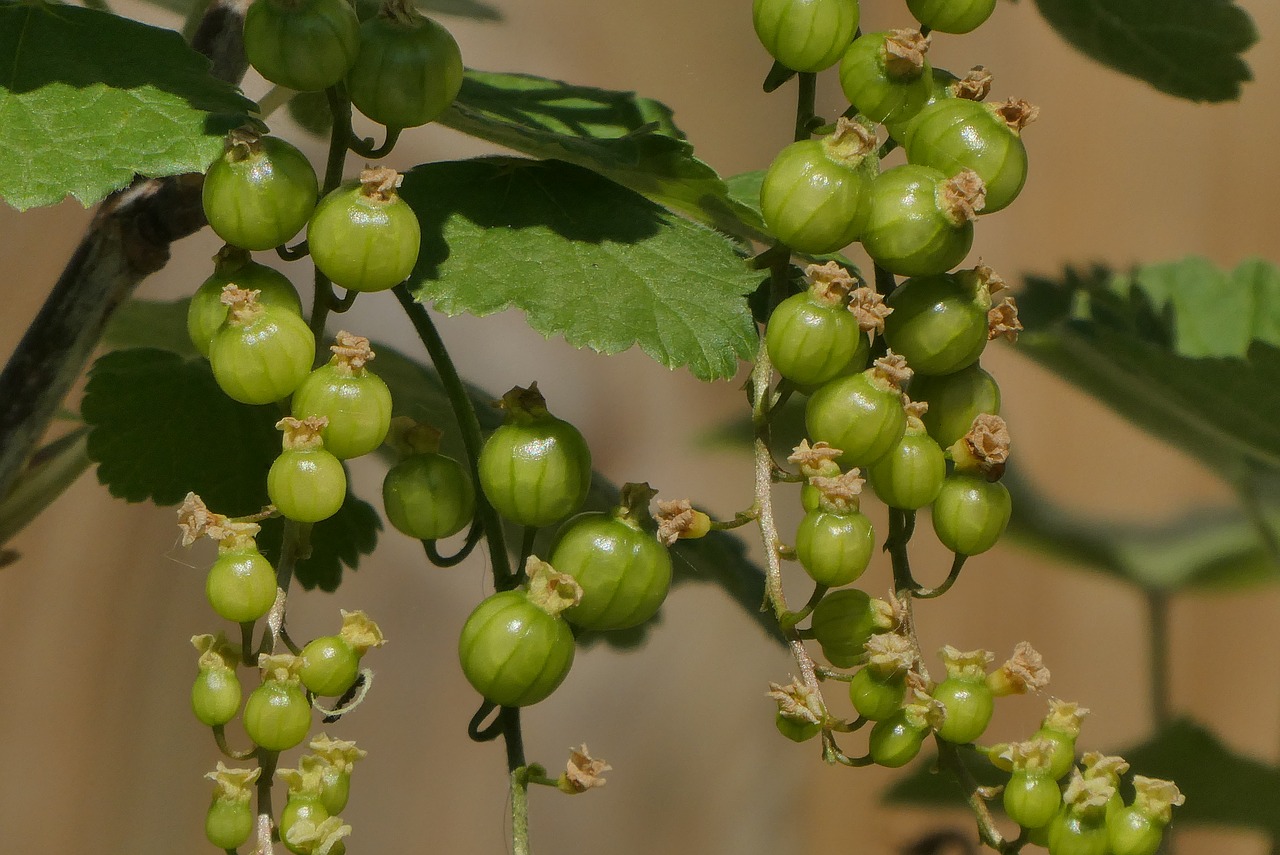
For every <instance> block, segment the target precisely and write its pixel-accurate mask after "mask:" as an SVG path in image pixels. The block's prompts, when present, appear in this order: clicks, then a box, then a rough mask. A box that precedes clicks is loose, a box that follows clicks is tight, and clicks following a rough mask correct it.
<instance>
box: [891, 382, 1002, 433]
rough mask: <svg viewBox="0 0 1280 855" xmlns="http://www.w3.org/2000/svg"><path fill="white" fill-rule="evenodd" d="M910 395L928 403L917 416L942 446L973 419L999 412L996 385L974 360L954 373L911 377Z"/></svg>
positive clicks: (962, 430) (998, 389)
mask: <svg viewBox="0 0 1280 855" xmlns="http://www.w3.org/2000/svg"><path fill="white" fill-rule="evenodd" d="M909 391H910V394H911V397H912V398H913V399H915V400H917V401H923V402H925V403H927V404H928V405H929V409H928V410H926V411H925V413H924V415H922V416H921V417H920V420H921V421H922V422H924V426H925V429H926V430H928V431H929V435H930V436H932V437H933V438H934V439H935V440H937V441H938V445H939V446H941V447H942V448H949V447H950V446H951V445H953V444H954V443H955V442H956V441H957V440H959V439H960V438H961V437H963V436H964V435H965V434H966V433H968V432H969V428H971V427H972V426H973V420H974V419H975V418H977V417H978V416H980V415H982V414H984V413H986V414H989V415H999V414H1000V387H999V386H998V385H996V381H995V378H993V377H992V376H991V375H990V374H988V373H987V372H986V371H984V370H983V369H982V368H981V367H980V366H978V365H977V364H974V365H970V366H969V367H968V368H962V369H961V370H959V371H957V372H955V373H954V374H946V375H942V376H933V377H930V376H926V375H923V374H919V375H916V376H914V377H912V378H911V386H910V389H909Z"/></svg>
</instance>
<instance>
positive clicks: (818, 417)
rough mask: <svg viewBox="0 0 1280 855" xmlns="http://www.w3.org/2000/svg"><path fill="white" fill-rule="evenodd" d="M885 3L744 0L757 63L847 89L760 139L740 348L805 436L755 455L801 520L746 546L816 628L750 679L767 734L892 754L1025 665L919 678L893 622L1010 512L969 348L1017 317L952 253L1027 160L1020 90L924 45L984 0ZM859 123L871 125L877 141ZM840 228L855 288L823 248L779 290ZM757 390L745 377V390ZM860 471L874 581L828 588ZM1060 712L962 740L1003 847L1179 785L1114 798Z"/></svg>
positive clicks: (1114, 779)
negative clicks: (926, 535) (793, 668)
mask: <svg viewBox="0 0 1280 855" xmlns="http://www.w3.org/2000/svg"><path fill="white" fill-rule="evenodd" d="M907 5H908V8H909V9H910V11H911V13H912V14H913V15H914V16H915V18H916V20H917V21H918V22H919V25H920V27H919V29H910V30H907V29H900V30H891V31H887V32H876V33H867V34H862V33H861V32H860V30H859V28H858V24H859V8H858V4H857V0H755V3H754V21H755V28H756V32H757V34H758V35H759V37H760V40H761V42H762V43H763V44H764V46H765V48H766V49H767V50H768V51H769V53H770V54H771V55H772V56H773V57H774V58H775V60H777V63H778V64H779V65H780V66H782V67H784V68H786V69H790V70H792V71H795V72H801V73H805V74H813V73H816V72H819V71H822V70H824V69H827V68H829V67H831V66H832V65H834V64H836V63H837V62H839V64H840V68H839V76H840V84H841V88H842V89H843V91H844V94H845V95H846V97H847V98H848V99H849V102H850V104H851V105H852V106H851V107H850V109H849V110H848V111H847V112H846V113H845V115H844V116H842V117H840V118H839V119H838V120H837V121H836V122H835V124H834V125H828V126H825V127H823V126H822V121H821V120H820V119H817V118H815V119H813V121H811V122H809V123H808V124H805V123H804V122H803V121H802V122H801V125H800V127H799V128H798V136H802V137H807V136H808V133H809V132H810V131H812V130H815V129H816V130H818V131H819V133H821V134H823V135H822V136H821V137H820V138H819V139H807V138H805V139H800V140H799V141H798V142H795V143H793V144H792V145H790V146H788V147H787V148H786V149H784V150H783V151H782V152H781V153H780V154H779V155H778V156H777V158H776V159H775V160H774V162H773V164H772V165H771V166H770V167H769V169H768V171H767V173H766V174H765V177H764V180H763V183H762V186H761V191H760V206H761V211H762V213H763V215H764V220H765V223H766V225H767V226H768V227H769V230H770V232H771V233H772V234H773V235H774V236H775V237H776V238H777V239H778V242H779V246H778V247H776V248H775V250H774V251H772V254H771V255H770V258H771V259H772V261H771V262H770V265H771V267H772V268H773V273H774V282H775V290H774V293H775V294H778V295H779V297H780V298H781V299H778V300H777V305H776V306H775V308H774V309H773V311H772V313H771V314H770V316H769V318H768V322H767V325H766V329H765V341H764V345H765V351H766V352H767V355H768V358H769V362H770V363H771V366H772V368H773V369H775V370H776V371H777V372H778V374H780V375H781V376H782V378H783V380H782V383H781V384H780V385H779V387H778V389H777V390H776V391H775V392H773V393H772V401H773V403H771V404H769V405H768V406H777V404H778V402H780V401H781V400H783V399H784V398H785V396H787V395H789V394H791V393H793V392H799V393H801V394H805V395H807V396H808V401H807V404H806V408H805V425H806V429H807V433H808V438H807V439H805V440H804V441H802V442H801V443H800V445H799V446H798V447H797V448H796V449H795V450H794V452H793V453H792V455H791V456H790V457H789V458H788V460H789V462H790V463H792V464H795V465H796V466H797V468H798V470H799V471H798V473H797V474H791V473H788V472H786V471H785V470H784V469H782V467H780V466H778V465H777V464H774V463H772V460H771V459H769V460H768V461H767V462H769V463H771V464H772V466H773V474H774V479H775V480H800V481H802V482H803V487H802V490H801V501H802V504H803V507H804V509H805V516H804V518H803V520H802V521H801V523H800V525H799V528H798V530H797V531H796V535H795V546H794V549H793V550H787V549H786V548H785V547H782V546H781V544H770V543H768V535H767V534H766V541H767V542H766V546H770V547H771V548H775V549H776V550H777V552H778V554H779V555H780V557H784V558H791V557H793V558H795V559H796V560H798V561H799V563H800V565H801V567H802V568H803V569H804V571H805V572H806V574H807V575H808V576H809V577H810V579H811V580H812V581H813V582H814V583H815V584H816V588H815V591H814V595H813V597H812V598H811V599H810V604H809V605H808V606H806V607H805V608H804V609H802V610H800V611H790V610H788V609H786V606H785V600H784V599H782V596H781V587H780V585H779V587H777V588H776V589H775V590H776V593H774V594H771V599H772V600H773V604H774V606H775V609H776V610H777V612H778V614H779V618H780V622H781V624H782V627H783V630H784V632H785V633H788V636H789V638H792V639H794V640H796V641H799V640H801V639H813V640H816V641H817V642H818V644H819V646H820V647H821V650H822V656H823V658H825V660H826V661H827V662H828V663H830V666H831V667H826V666H822V665H819V664H817V663H815V662H814V661H813V660H812V659H811V658H810V656H809V655H808V653H807V651H804V649H803V648H802V647H798V645H793V650H800V651H802V652H799V653H798V654H797V661H798V663H799V664H800V666H801V671H802V673H804V674H805V675H806V679H804V680H795V681H793V682H792V683H791V684H789V685H786V686H781V685H778V684H771V691H770V693H769V694H770V697H772V698H773V699H774V700H775V701H776V702H777V717H776V722H777V726H778V729H779V730H780V731H781V732H782V733H783V734H784V735H785V736H787V737H789V738H791V739H793V740H796V741H804V740H807V739H811V738H814V737H817V736H819V735H822V739H823V748H824V756H825V757H826V758H827V759H828V760H831V761H837V760H838V761H841V762H846V763H848V764H850V765H865V764H869V763H875V764H879V765H882V766H888V767H898V766H902V765H904V764H906V763H908V762H910V761H911V760H912V759H913V758H915V757H916V756H917V754H918V753H919V752H920V750H921V747H922V745H923V742H924V740H925V739H926V737H928V736H930V735H933V736H934V737H935V738H936V739H937V740H938V741H939V745H940V746H945V745H948V744H950V745H968V744H972V743H974V742H975V741H976V740H977V739H979V738H980V737H981V736H982V734H983V733H984V732H985V730H986V728H987V725H988V723H989V722H990V720H991V717H992V714H993V712H994V707H995V698H997V697H1000V696H1004V695H1011V694H1020V693H1025V692H1027V691H1037V692H1038V691H1040V690H1041V689H1043V687H1044V686H1045V685H1046V684H1047V682H1048V671H1047V670H1045V669H1044V668H1043V666H1042V664H1041V662H1040V657H1039V655H1038V654H1037V653H1036V652H1035V651H1034V649H1032V648H1031V647H1030V645H1027V644H1025V643H1023V644H1020V645H1019V646H1018V649H1017V650H1016V651H1015V654H1014V656H1013V657H1012V658H1011V659H1010V660H1009V661H1008V662H1006V663H1005V664H1004V665H1003V666H1002V667H1001V668H999V669H998V670H996V671H994V672H991V673H988V669H989V666H990V663H991V661H992V655H991V654H990V653H989V652H987V651H985V650H978V651H972V652H962V651H960V650H957V649H955V648H953V647H950V646H948V647H946V648H944V649H943V651H942V656H943V660H944V663H945V666H946V672H947V675H946V677H945V679H942V680H941V681H937V682H935V681H934V680H932V679H931V678H930V677H929V674H928V671H927V670H926V669H925V668H924V665H923V661H922V657H921V653H920V649H919V644H918V642H917V640H916V636H915V632H914V626H913V624H914V618H913V614H912V605H911V603H912V601H913V599H916V598H929V597H933V596H937V595H939V594H941V593H944V592H945V591H946V590H947V589H948V588H949V587H950V585H951V584H952V583H953V582H954V581H955V578H956V576H957V574H958V572H959V570H960V568H961V566H962V565H963V563H964V561H965V559H966V558H967V557H968V556H972V555H977V554H979V553H982V552H985V551H986V550H988V549H990V548H991V547H992V546H994V545H995V543H996V542H997V540H998V539H999V537H1000V536H1001V534H1002V533H1003V531H1004V529H1005V527H1006V526H1007V524H1008V522H1009V519H1010V515H1011V510H1012V506H1011V502H1010V496H1009V492H1008V490H1007V488H1006V487H1005V486H1004V485H1003V484H1002V483H1000V478H1001V476H1002V475H1003V474H1004V470H1005V465H1006V462H1007V459H1008V455H1009V447H1010V439H1009V432H1008V429H1007V426H1006V425H1005V423H1004V421H1003V419H1001V418H1000V416H999V411H1000V390H999V387H998V386H997V385H996V383H995V381H994V380H993V379H992V377H991V375H990V374H988V373H987V372H986V371H985V370H983V368H981V367H980V366H979V359H980V357H981V356H982V354H983V351H984V349H985V347H986V345H987V342H988V341H990V340H993V339H995V338H997V337H1007V338H1009V339H1010V340H1014V339H1016V336H1017V333H1018V331H1019V330H1021V328H1022V327H1021V324H1020V323H1019V321H1018V316H1017V308H1016V305H1015V304H1014V302H1013V300H1012V298H1009V297H1004V298H1003V299H999V301H998V298H997V297H996V295H998V294H999V292H1000V291H1001V290H1002V289H1003V288H1004V282H1003V281H1002V280H1001V278H1000V277H999V276H997V275H996V274H995V273H994V272H993V271H992V270H991V268H989V267H987V266H986V265H983V264H981V263H979V264H978V265H977V266H976V267H974V268H972V269H967V270H955V269H954V268H956V267H957V265H959V264H960V262H961V261H963V259H964V258H965V257H966V256H967V255H968V253H969V251H970V249H971V247H972V243H973V223H974V221H975V220H976V218H977V216H978V215H979V214H985V213H990V212H992V211H998V210H1001V209H1003V208H1005V207H1006V206H1008V205H1009V204H1010V203H1011V202H1012V201H1013V200H1014V198H1016V197H1017V195H1018V193H1019V192H1020V191H1021V189H1022V186H1023V184H1024V182H1025V180H1026V174H1027V156H1026V150H1025V148H1024V146H1023V143H1022V139H1021V131H1022V128H1023V127H1024V126H1025V125H1026V124H1027V123H1028V122H1030V121H1032V120H1034V119H1035V117H1036V113H1037V110H1036V109H1035V108H1034V107H1032V106H1030V105H1029V104H1027V103H1026V102H1024V101H1020V100H1011V101H1007V102H1004V103H1002V104H994V105H987V104H984V103H982V100H983V99H984V98H985V97H986V95H987V93H988V91H989V88H990V81H991V78H990V75H989V74H987V73H986V72H985V71H984V70H983V69H982V68H981V67H980V66H979V67H976V68H974V69H973V71H971V72H970V73H969V74H968V75H967V76H966V77H965V78H963V79H958V78H956V77H955V76H954V75H951V74H949V73H947V72H945V71H942V70H940V69H934V68H932V67H931V66H930V64H929V62H928V60H927V59H926V53H927V50H928V46H929V35H928V34H929V33H930V32H931V31H938V32H945V33H967V32H970V31H972V30H973V29H975V28H976V27H978V26H979V25H981V24H982V23H983V22H984V21H985V20H986V19H987V17H988V16H989V15H990V14H991V12H992V9H993V8H994V5H995V4H994V0H908V3H907ZM773 79H778V77H777V75H771V80H773ZM783 79H785V78H783ZM802 120H803V116H802ZM877 126H881V127H883V129H884V131H885V132H886V134H887V137H886V138H885V140H884V142H881V141H880V139H879V137H878V136H877V134H878V130H877ZM899 147H901V148H902V149H903V150H904V151H905V154H906V159H907V163H905V164H903V165H901V166H896V167H893V168H891V169H887V170H884V171H881V163H880V161H881V158H883V157H885V156H887V155H888V154H889V153H890V152H892V151H893V150H895V149H897V148H899ZM855 241H857V242H859V243H861V245H862V248H863V249H864V250H865V251H866V253H867V255H868V256H870V258H871V260H872V262H873V263H874V265H875V268H876V277H875V286H874V287H872V286H869V285H867V284H866V283H864V282H862V281H861V280H860V279H857V278H855V276H854V275H853V274H851V273H850V272H849V269H850V267H851V266H850V265H847V264H841V263H838V262H836V261H829V262H827V263H825V264H821V265H818V264H810V265H809V266H808V267H807V268H806V269H805V271H804V273H805V280H806V287H805V288H803V289H802V290H800V292H799V293H795V294H792V295H791V296H785V295H786V290H784V289H786V288H788V287H789V286H790V285H791V283H792V281H793V278H794V274H793V273H792V270H793V269H794V268H792V267H791V266H790V255H791V254H792V253H799V254H801V255H802V256H805V257H808V258H813V257H814V256H823V255H829V254H831V253H836V252H839V251H840V250H842V249H843V248H844V247H845V246H847V245H848V244H850V243H853V242H855ZM779 250H781V251H779ZM897 276H905V277H908V278H907V279H905V280H904V281H902V282H898V281H897ZM761 389H767V386H765V385H763V381H762V385H760V386H757V387H756V394H757V396H759V395H760V394H762V393H761V391H760V390H761ZM913 399H914V400H913ZM756 406H757V408H759V406H760V404H759V402H757V404H756ZM766 413H767V409H766ZM761 421H764V422H765V423H767V420H761ZM758 445H760V444H758ZM761 447H763V446H761ZM864 473H865V477H866V479H867V481H869V482H870V485H871V487H872V488H873V489H874V491H875V493H876V495H877V496H878V497H879V498H880V499H881V500H882V501H883V502H884V503H885V504H886V505H887V506H888V507H889V519H890V532H889V537H888V538H887V539H886V542H885V548H886V550H887V551H888V552H889V553H890V555H891V558H892V561H893V569H894V583H893V589H892V591H891V594H890V597H889V599H888V600H878V599H873V598H872V597H870V596H868V595H867V594H866V593H865V592H863V591H861V590H858V589H856V588H849V587H844V586H848V585H850V584H851V583H853V582H855V581H856V580H858V579H859V578H860V577H862V575H863V574H864V572H865V571H866V569H867V567H868V565H869V563H870V561H871V558H872V555H873V554H874V552H875V547H876V533H875V531H874V529H873V526H872V524H871V522H870V520H869V519H868V518H867V517H866V516H865V515H864V514H863V513H862V512H861V509H860V498H861V496H860V494H861V492H862V487H863V484H864V483H865V482H864V480H863V475H864ZM757 501H758V502H759V497H757ZM924 508H929V509H930V512H931V518H932V522H933V530H934V533H935V534H936V536H937V538H938V540H939V541H940V542H941V543H942V544H943V545H944V546H945V547H946V548H947V549H949V550H950V551H951V552H953V553H954V554H955V560H954V563H953V566H952V572H951V575H950V576H949V577H948V579H947V581H946V582H944V583H943V584H942V585H941V586H939V587H938V588H936V589H925V588H921V587H920V586H919V585H918V584H917V583H916V582H915V580H914V578H913V577H912V574H911V570H910V565H909V559H908V555H907V543H908V541H909V539H910V538H911V536H912V533H913V532H914V521H915V514H916V512H917V511H919V510H921V509H924ZM831 588H835V589H837V590H833V591H832V590H829V589H831ZM806 617H808V618H811V620H810V623H809V625H808V627H804V628H802V627H800V626H799V624H800V623H801V622H802V621H803V620H804V619H805V618H806ZM850 669H856V670H852V671H851V670H850ZM823 679H825V680H844V681H847V682H848V685H849V696H850V699H851V702H852V704H853V707H854V709H855V710H856V712H857V718H856V719H855V720H853V721H843V720H840V719H839V718H837V717H834V716H832V715H831V714H830V713H829V712H828V709H827V705H826V702H825V700H824V699H823V697H822V694H821V691H820V688H819V682H818V681H819V680H823ZM1084 712H1085V711H1082V710H1080V709H1079V708H1078V707H1076V706H1075V705H1074V704H1065V703H1061V702H1059V701H1056V700H1055V701H1051V703H1050V714H1049V716H1048V717H1047V718H1046V719H1045V721H1044V724H1043V726H1042V727H1041V729H1040V730H1039V731H1038V732H1037V733H1036V734H1035V735H1034V736H1033V737H1032V738H1031V739H1030V740H1028V741H1026V742H1021V743H1016V744H1013V745H1000V746H995V747H993V748H981V747H978V748H979V751H980V752H981V753H983V754H985V755H986V756H987V757H988V759H989V760H990V762H992V763H993V764H994V765H996V766H997V767H998V768H1000V769H1002V770H1004V771H1006V772H1009V773H1010V778H1009V782H1008V784H1007V785H1006V786H1005V787H1004V789H1003V793H1004V806H1005V809H1006V812H1007V813H1008V815H1009V816H1010V818H1011V819H1013V820H1014V821H1016V822H1017V823H1018V824H1019V826H1020V827H1021V829H1022V831H1021V835H1022V836H1021V838H1020V840H1021V841H1022V842H1026V843H1034V844H1038V845H1041V846H1045V847H1047V848H1048V849H1049V851H1050V852H1051V853H1052V855H1153V853H1155V851H1156V850H1157V849H1158V848H1159V846H1160V841H1161V838H1162V834H1163V829H1164V826H1165V825H1166V824H1167V823H1168V821H1169V818H1170V809H1171V807H1172V806H1173V805H1177V804H1181V803H1182V797H1181V795H1180V794H1179V793H1178V790H1177V788H1176V787H1175V786H1174V785H1173V784H1172V783H1171V782H1167V781H1158V780H1155V779H1150V778H1143V777H1141V776H1137V777H1135V779H1134V788H1135V791H1136V795H1135V797H1134V799H1133V800H1132V802H1131V803H1130V804H1129V805H1127V806H1126V805H1125V803H1124V802H1123V800H1122V799H1121V798H1120V796H1119V795H1118V788H1119V785H1120V775H1121V774H1122V773H1123V772H1125V771H1126V770H1127V768H1128V767H1127V764H1125V763H1124V762H1123V761H1122V760H1120V759H1119V758H1111V757H1101V755H1096V754H1088V755H1085V761H1084V768H1083V770H1081V769H1077V768H1076V764H1075V739H1076V736H1077V735H1078V733H1079V724H1080V717H1081V716H1082V715H1083V713H1084ZM870 722H874V725H873V726H872V727H871V732H870V735H869V738H868V751H867V754H866V755H865V757H863V758H861V759H853V758H849V757H847V756H846V755H845V754H844V753H843V752H842V751H840V750H839V748H838V747H837V746H836V745H835V741H834V734H835V733H837V732H847V731H852V730H856V729H858V728H859V727H861V726H863V725H864V724H866V723H870ZM1069 773H1070V777H1069V778H1068V775H1069ZM981 795H983V797H985V798H990V797H993V796H994V793H989V794H988V793H984V794H981ZM980 821H981V816H980ZM984 839H988V838H986V837H984ZM993 845H995V844H993ZM1002 851H1003V850H1002Z"/></svg>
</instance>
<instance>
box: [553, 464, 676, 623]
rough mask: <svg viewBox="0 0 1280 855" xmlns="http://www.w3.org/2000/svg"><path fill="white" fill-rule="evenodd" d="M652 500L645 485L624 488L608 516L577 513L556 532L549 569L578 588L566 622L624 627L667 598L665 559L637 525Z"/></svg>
mask: <svg viewBox="0 0 1280 855" xmlns="http://www.w3.org/2000/svg"><path fill="white" fill-rule="evenodd" d="M652 496H653V491H652V490H650V489H649V485H647V484H627V485H625V486H624V487H623V489H622V502H621V505H620V506H619V507H618V508H616V509H615V510H614V511H613V512H612V513H609V514H596V513H590V514H582V515H581V516H578V517H576V518H574V519H572V520H570V521H569V523H568V524H567V525H566V526H565V529H564V531H562V532H561V534H560V537H559V538H558V540H557V542H556V545H555V547H554V549H553V550H552V552H551V566H552V567H555V568H556V570H557V571H559V572H560V573H564V574H565V575H568V576H571V577H573V580H574V581H575V582H577V583H578V585H579V586H580V587H581V588H582V600H581V601H580V602H579V603H578V604H577V605H576V606H573V607H572V608H568V609H566V610H565V611H564V613H563V615H564V619H565V620H567V621H569V623H571V624H573V625H574V626H579V627H582V628H583V629H591V630H616V629H627V628H629V627H633V626H638V625H640V624H642V623H644V622H645V621H647V620H648V619H649V618H651V617H653V616H654V615H655V614H656V613H657V611H658V609H659V607H661V605H662V603H663V601H664V600H665V599H666V598H667V591H668V590H669V589H670V588H671V557H670V555H669V554H668V552H667V547H665V546H663V545H662V544H661V543H659V542H658V539H657V538H656V537H655V536H654V535H653V533H652V532H649V531H645V530H644V529H643V528H642V527H641V524H642V522H643V521H645V520H647V519H648V505H649V500H650V499H651V498H652Z"/></svg>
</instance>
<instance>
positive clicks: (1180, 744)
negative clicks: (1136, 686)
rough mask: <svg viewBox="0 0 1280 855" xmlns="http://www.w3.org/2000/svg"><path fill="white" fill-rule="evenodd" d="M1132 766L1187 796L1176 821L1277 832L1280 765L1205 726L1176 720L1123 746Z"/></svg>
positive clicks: (1279, 823) (1279, 829) (1176, 811)
mask: <svg viewBox="0 0 1280 855" xmlns="http://www.w3.org/2000/svg"><path fill="white" fill-rule="evenodd" d="M1121 756H1123V757H1124V758H1125V759H1126V760H1128V761H1129V763H1130V766H1131V768H1132V769H1133V771H1134V772H1135V773H1137V774H1139V775H1146V776H1147V777H1149V778H1163V779H1165V780H1171V781H1173V782H1174V783H1176V784H1177V785H1178V789H1180V790H1181V791H1182V793H1183V795H1185V796H1186V797H1187V802H1186V804H1184V805H1183V806H1182V807H1176V808H1174V809H1173V821H1174V824H1175V825H1178V824H1182V823H1187V824H1197V825H1226V826H1235V827H1243V828H1257V829H1262V830H1265V831H1268V832H1270V833H1271V834H1273V835H1274V834H1280V811H1277V810H1276V804H1275V802H1276V794H1277V793H1280V769H1277V768H1276V767H1275V766H1272V765H1269V764H1265V763H1261V762H1259V761H1257V760H1255V759H1253V758H1252V757H1247V756H1245V755H1243V754H1240V753H1238V752H1236V751H1233V750H1231V749H1230V748H1229V747H1228V746H1226V745H1223V744H1222V741H1221V740H1219V739H1218V737H1217V736H1215V735H1214V734H1213V733H1212V732H1211V731H1210V730H1209V729H1208V728H1206V727H1204V726H1203V725H1201V724H1199V723H1197V722H1194V721H1191V720H1190V719H1185V718H1184V719H1179V720H1178V721H1175V722H1172V723H1171V724H1169V725H1168V726H1166V727H1165V728H1164V729H1163V730H1161V731H1160V732H1158V733H1157V734H1155V735H1154V736H1153V737H1152V738H1151V739H1149V740H1148V741H1147V742H1145V743H1143V744H1142V745H1139V746H1135V747H1133V748H1130V749H1128V750H1127V751H1122V752H1121Z"/></svg>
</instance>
